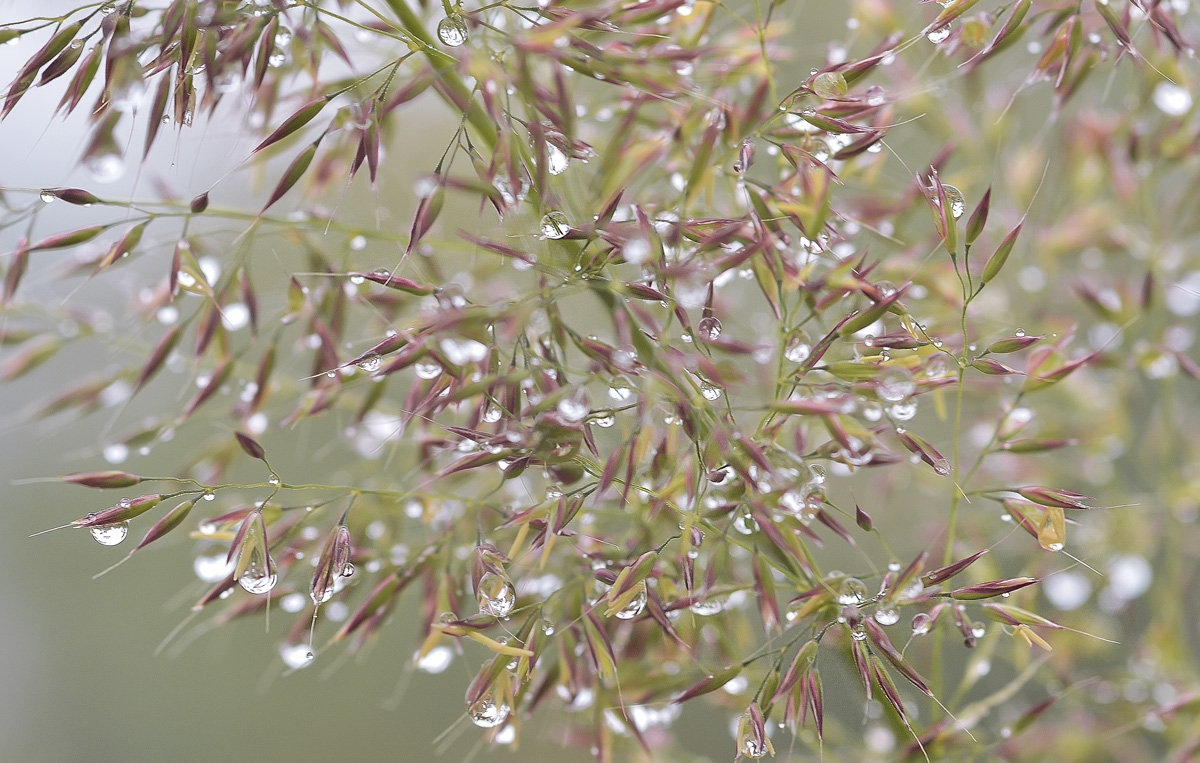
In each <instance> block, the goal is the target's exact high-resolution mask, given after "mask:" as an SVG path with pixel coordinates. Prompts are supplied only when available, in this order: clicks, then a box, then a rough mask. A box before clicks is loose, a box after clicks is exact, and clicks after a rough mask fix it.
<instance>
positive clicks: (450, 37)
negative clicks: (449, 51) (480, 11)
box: [437, 13, 470, 48]
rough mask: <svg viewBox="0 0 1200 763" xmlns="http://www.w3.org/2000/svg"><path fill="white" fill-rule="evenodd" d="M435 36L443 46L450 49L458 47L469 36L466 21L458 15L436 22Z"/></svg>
mask: <svg viewBox="0 0 1200 763" xmlns="http://www.w3.org/2000/svg"><path fill="white" fill-rule="evenodd" d="M437 36H438V39H439V40H441V41H442V44H443V45H445V46H447V47H450V48H457V47H459V46H460V45H462V44H463V43H465V42H466V41H467V38H468V37H469V36H470V31H469V30H468V29H467V20H466V19H464V18H463V17H462V15H461V14H458V13H455V14H452V15H450V16H447V17H446V18H444V19H442V20H441V21H439V22H438V25H437Z"/></svg>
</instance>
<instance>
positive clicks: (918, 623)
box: [912, 612, 933, 636]
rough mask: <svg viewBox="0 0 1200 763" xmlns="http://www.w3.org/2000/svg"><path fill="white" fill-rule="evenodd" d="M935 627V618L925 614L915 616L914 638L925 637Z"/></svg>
mask: <svg viewBox="0 0 1200 763" xmlns="http://www.w3.org/2000/svg"><path fill="white" fill-rule="evenodd" d="M931 627H933V618H932V617H930V616H929V615H927V614H926V613H924V612H918V613H917V614H915V615H913V621H912V632H913V635H914V636H924V635H925V634H926V633H929V629H930V628H931Z"/></svg>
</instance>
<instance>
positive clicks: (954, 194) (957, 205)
mask: <svg viewBox="0 0 1200 763" xmlns="http://www.w3.org/2000/svg"><path fill="white" fill-rule="evenodd" d="M942 191H943V192H944V193H945V194H946V205H947V206H949V207H950V214H951V215H953V216H954V219H955V220H957V219H958V218H960V217H962V216H963V213H964V212H966V211H967V200H966V199H964V198H963V195H962V191H960V190H958V189H957V188H955V187H954V186H952V185H946V184H945V183H943V184H942Z"/></svg>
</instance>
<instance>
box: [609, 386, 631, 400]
mask: <svg viewBox="0 0 1200 763" xmlns="http://www.w3.org/2000/svg"><path fill="white" fill-rule="evenodd" d="M608 396H609V397H611V398H612V399H613V400H615V401H617V402H618V403H623V402H625V401H626V400H628V399H629V398H631V397H633V390H631V389H630V388H629V387H610V388H609V390H608Z"/></svg>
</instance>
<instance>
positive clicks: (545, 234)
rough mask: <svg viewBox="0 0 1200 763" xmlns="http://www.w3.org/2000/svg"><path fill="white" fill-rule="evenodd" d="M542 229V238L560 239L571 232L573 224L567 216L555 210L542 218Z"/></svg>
mask: <svg viewBox="0 0 1200 763" xmlns="http://www.w3.org/2000/svg"><path fill="white" fill-rule="evenodd" d="M541 229H542V238H549V239H560V238H562V237H563V236H565V235H567V234H568V233H570V232H571V223H570V221H568V220H567V216H566V215H565V214H563V213H562V212H560V211H558V210H554V211H553V212H547V213H546V214H545V216H544V217H542V223H541Z"/></svg>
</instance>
